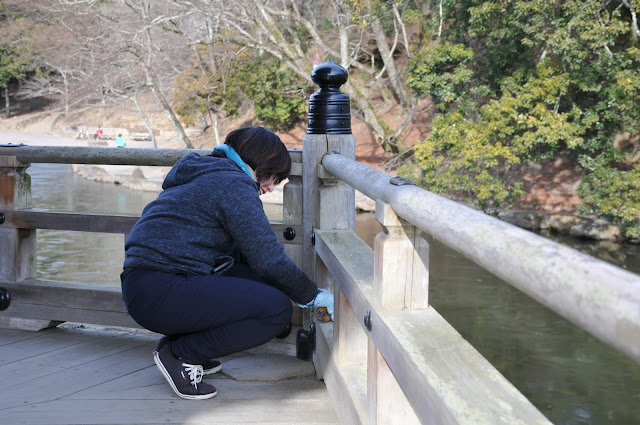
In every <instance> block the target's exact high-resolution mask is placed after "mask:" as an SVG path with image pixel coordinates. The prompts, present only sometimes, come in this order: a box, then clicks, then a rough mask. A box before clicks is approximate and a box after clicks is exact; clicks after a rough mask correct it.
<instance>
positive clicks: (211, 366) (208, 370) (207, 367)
mask: <svg viewBox="0 0 640 425" xmlns="http://www.w3.org/2000/svg"><path fill="white" fill-rule="evenodd" d="M220 369H222V363H220V362H219V361H218V360H208V361H206V362H204V363H203V364H202V373H203V374H204V375H213V374H214V373H216V372H217V371H219V370H220Z"/></svg>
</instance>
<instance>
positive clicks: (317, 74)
mask: <svg viewBox="0 0 640 425" xmlns="http://www.w3.org/2000/svg"><path fill="white" fill-rule="evenodd" d="M311 77H312V79H313V81H314V82H315V83H316V84H318V86H319V87H320V89H319V90H318V91H317V92H316V93H314V94H313V95H312V96H311V98H310V100H309V126H308V128H307V134H306V135H305V137H304V140H303V154H302V157H303V187H304V203H303V228H304V241H303V255H304V257H303V269H304V271H305V273H307V275H308V276H309V277H310V278H312V279H314V281H315V282H316V283H317V284H318V286H319V287H321V288H327V289H329V290H330V291H331V292H332V293H333V294H334V307H335V310H334V315H335V322H334V323H333V347H332V351H333V353H334V354H333V357H334V358H335V359H337V360H338V362H356V361H359V362H364V361H365V360H366V349H364V347H365V346H366V345H365V344H364V342H365V341H366V336H364V333H363V331H361V330H360V326H359V324H358V323H357V322H356V318H355V316H354V314H353V312H351V311H350V310H351V307H350V306H349V305H348V302H347V301H346V298H345V297H344V296H343V295H342V293H340V291H339V290H337V289H336V288H335V285H334V280H333V278H332V276H331V275H330V274H329V272H328V271H327V269H326V267H325V265H324V264H323V263H322V261H321V260H320V259H319V258H318V257H317V255H316V253H315V249H314V247H313V240H312V239H313V231H314V229H351V230H353V229H354V228H355V191H354V189H353V188H352V187H350V186H348V185H346V184H345V183H343V182H341V181H339V180H338V179H336V178H335V176H333V175H331V174H330V173H327V172H326V170H325V169H324V167H322V165H321V162H322V158H323V157H324V155H326V154H327V153H331V152H337V153H340V154H341V155H343V156H345V157H347V158H350V159H355V155H356V152H355V139H354V138H353V135H352V134H351V117H350V106H349V98H348V97H347V96H346V95H345V94H344V93H342V92H340V90H339V87H340V86H341V85H342V84H344V83H345V82H346V81H347V78H348V75H347V71H346V70H345V69H344V68H342V67H340V66H338V65H336V64H335V63H333V61H328V62H326V63H324V64H322V65H319V66H317V67H316V68H315V69H314V70H313V73H312V76H311ZM352 322H354V323H352ZM354 329H355V330H359V334H358V332H357V331H355V332H354ZM330 361H331V359H322V358H317V356H314V363H315V365H316V371H317V373H318V376H319V377H321V376H322V375H323V370H324V368H325V367H326V365H327V362H330Z"/></svg>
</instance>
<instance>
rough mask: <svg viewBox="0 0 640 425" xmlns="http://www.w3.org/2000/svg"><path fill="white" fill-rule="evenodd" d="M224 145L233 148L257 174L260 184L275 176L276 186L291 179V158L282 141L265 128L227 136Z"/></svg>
mask: <svg viewBox="0 0 640 425" xmlns="http://www.w3.org/2000/svg"><path fill="white" fill-rule="evenodd" d="M224 143H225V144H227V145H229V146H231V147H232V148H233V149H234V150H235V151H236V152H238V155H240V158H242V160H243V161H244V162H245V163H246V164H247V165H248V166H249V167H251V168H253V171H255V173H256V178H257V179H258V182H261V181H264V180H267V179H269V177H271V176H275V179H276V180H275V184H277V183H280V182H281V181H282V180H284V179H286V178H287V177H289V173H291V156H290V155H289V151H287V147H286V146H285V145H284V143H282V140H280V138H279V137H278V136H277V135H276V134H275V133H274V132H272V131H271V130H267V129H266V128H263V127H247V128H239V129H237V130H233V131H232V132H231V133H229V134H227V137H226V138H225V140H224Z"/></svg>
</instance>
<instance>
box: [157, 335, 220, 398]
mask: <svg viewBox="0 0 640 425" xmlns="http://www.w3.org/2000/svg"><path fill="white" fill-rule="evenodd" d="M153 359H154V361H155V362H156V365H157V366H158V369H160V372H162V374H163V375H164V377H165V378H166V379H167V382H169V385H171V388H172V389H173V391H174V392H175V393H176V394H177V395H178V396H180V397H182V398H186V399H188V400H204V399H207V398H211V397H215V395H216V394H218V391H216V388H215V387H214V386H213V385H210V384H207V383H205V382H202V376H203V369H202V365H199V364H190V363H186V362H184V361H183V360H180V359H178V358H177V357H175V356H174V355H173V353H172V352H171V343H166V344H163V346H162V347H161V348H160V350H159V351H154V353H153Z"/></svg>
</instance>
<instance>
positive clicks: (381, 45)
mask: <svg viewBox="0 0 640 425" xmlns="http://www.w3.org/2000/svg"><path fill="white" fill-rule="evenodd" d="M371 29H372V30H373V35H374V37H375V39H376V45H377V46H378V50H380V56H382V62H383V63H384V70H385V71H386V72H387V75H388V76H389V81H390V82H391V87H392V89H393V92H394V93H395V95H396V99H398V101H399V102H400V104H401V105H402V106H403V107H407V106H409V103H410V100H409V96H407V92H406V91H405V89H404V86H403V85H402V79H401V78H400V73H399V72H398V68H396V63H395V61H394V60H393V52H392V51H391V49H390V48H389V43H387V36H386V35H385V33H384V28H383V27H382V22H380V19H379V18H376V19H374V20H373V22H371Z"/></svg>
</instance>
